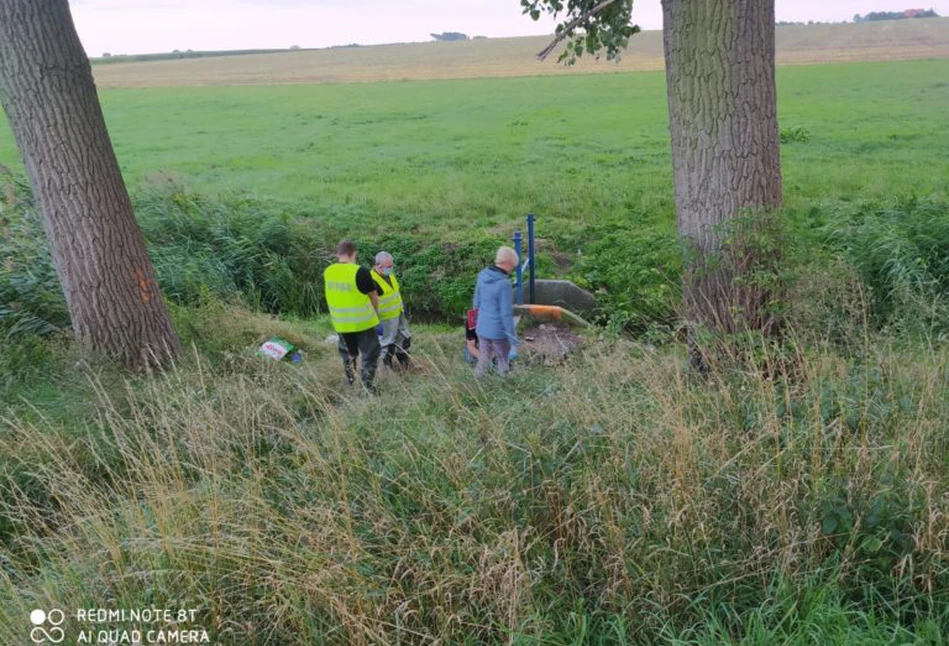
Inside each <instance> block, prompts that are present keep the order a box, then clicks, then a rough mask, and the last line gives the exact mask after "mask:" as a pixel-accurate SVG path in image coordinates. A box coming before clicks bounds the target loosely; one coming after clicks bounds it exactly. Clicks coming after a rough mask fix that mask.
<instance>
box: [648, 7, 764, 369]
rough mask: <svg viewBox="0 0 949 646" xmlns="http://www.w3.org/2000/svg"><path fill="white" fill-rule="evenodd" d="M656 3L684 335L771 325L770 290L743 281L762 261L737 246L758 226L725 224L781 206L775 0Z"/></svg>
mask: <svg viewBox="0 0 949 646" xmlns="http://www.w3.org/2000/svg"><path fill="white" fill-rule="evenodd" d="M662 9H663V21H664V31H663V40H664V46H665V56H666V79H667V85H668V98H669V129H670V133H671V137H672V163H673V168H674V172H675V194H676V211H677V228H678V233H679V236H680V237H681V238H683V239H684V240H685V241H686V242H687V243H688V246H689V249H688V251H687V258H686V271H685V275H684V281H683V305H684V310H685V311H684V315H685V318H686V324H687V326H688V329H689V331H690V339H691V340H692V341H694V340H695V339H696V338H697V336H698V335H697V332H698V331H700V330H702V329H708V330H711V331H723V332H735V331H741V330H746V329H760V330H763V331H765V332H770V331H771V329H772V328H773V326H774V324H775V319H774V317H773V316H771V315H770V314H769V313H768V312H767V304H768V301H769V300H770V294H769V288H768V287H767V286H766V285H761V284H757V283H755V281H754V280H749V279H748V274H750V273H751V272H750V271H748V269H749V266H753V265H755V264H756V262H757V261H758V260H760V259H756V258H755V257H754V254H755V250H754V249H753V248H751V247H750V246H748V245H744V248H742V247H743V243H744V242H747V241H748V240H749V239H751V238H754V236H755V234H756V233H757V232H756V231H751V232H748V231H747V227H745V233H744V234H742V233H741V231H739V232H734V231H731V232H730V231H728V230H727V226H726V227H723V226H722V225H723V224H725V223H727V222H728V221H729V220H732V219H733V218H735V217H736V216H739V215H748V216H749V219H750V220H751V229H753V230H754V229H755V228H756V226H757V225H756V224H755V222H761V223H764V222H769V221H773V219H772V218H770V217H769V216H770V215H773V214H774V213H775V212H776V210H777V208H778V207H779V206H780V204H781V166H780V160H779V143H780V139H779V132H778V122H777V108H776V92H775V80H774V0H662ZM726 235H732V238H731V239H730V240H729V243H728V244H725V241H726ZM736 236H737V238H736ZM743 239H744V240H743ZM769 253H770V252H769ZM771 260H773V258H772V259H771ZM742 273H744V274H746V275H745V276H742V275H741V274H742ZM736 277H737V278H738V279H737V280H736ZM692 350H693V352H692V357H693V360H696V361H697V363H699V364H704V361H703V358H702V357H701V356H697V352H696V348H695V346H694V344H693V348H692ZM700 354H701V351H698V355H700Z"/></svg>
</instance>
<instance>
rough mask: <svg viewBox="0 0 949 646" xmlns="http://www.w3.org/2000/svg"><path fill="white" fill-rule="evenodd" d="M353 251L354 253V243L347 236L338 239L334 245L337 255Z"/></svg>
mask: <svg viewBox="0 0 949 646" xmlns="http://www.w3.org/2000/svg"><path fill="white" fill-rule="evenodd" d="M354 253H356V243H355V242H353V241H352V240H350V239H348V238H347V239H346V240H340V242H339V244H338V245H336V255H337V256H351V255H353V254H354Z"/></svg>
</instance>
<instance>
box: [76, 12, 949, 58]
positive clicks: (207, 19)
mask: <svg viewBox="0 0 949 646" xmlns="http://www.w3.org/2000/svg"><path fill="white" fill-rule="evenodd" d="M776 2H777V5H776V11H777V19H778V20H779V21H782V20H787V21H804V22H806V21H808V20H815V21H824V22H827V21H834V22H836V21H844V20H850V19H852V18H853V15H854V14H856V13H860V14H866V13H868V12H870V11H901V10H903V9H907V8H911V7H921V8H926V9H929V8H933V9H935V10H936V11H937V12H939V14H940V15H942V16H949V0H922V4H918V3H914V0H776ZM69 4H70V7H71V8H72V13H73V19H74V21H75V23H76V29H77V31H78V32H79V37H80V38H81V39H82V42H83V45H84V46H85V48H86V52H87V54H89V55H90V56H101V55H102V54H103V53H105V52H108V53H110V54H142V53H151V52H169V51H172V50H174V49H179V50H187V49H194V50H221V49H270V48H273V49H283V48H287V47H291V46H293V45H298V46H300V47H304V48H307V47H330V46H333V45H348V44H350V43H359V44H361V45H374V44H380V43H393V42H410V41H425V40H431V37H430V36H429V34H430V33H432V32H435V33H440V32H443V31H460V32H463V33H466V34H468V35H469V36H488V37H489V38H490V37H495V38H497V37H504V36H527V35H535V34H537V35H542V34H550V33H552V32H553V25H554V22H553V21H552V20H551V19H542V20H541V21H540V22H534V21H532V20H531V19H530V18H529V17H528V16H525V15H523V14H522V13H521V7H520V2H519V0H70V3H69ZM633 22H635V23H636V24H638V25H639V26H640V27H642V28H643V29H660V28H661V27H662V11H661V9H660V0H637V1H636V2H635V3H634V5H633Z"/></svg>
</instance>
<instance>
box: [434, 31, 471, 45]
mask: <svg viewBox="0 0 949 646" xmlns="http://www.w3.org/2000/svg"><path fill="white" fill-rule="evenodd" d="M430 36H431V37H432V38H434V39H435V40H437V41H439V42H451V41H454V40H468V34H463V33H461V32H460V31H443V32H442V33H440V34H430Z"/></svg>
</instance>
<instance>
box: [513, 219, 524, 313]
mask: <svg viewBox="0 0 949 646" xmlns="http://www.w3.org/2000/svg"><path fill="white" fill-rule="evenodd" d="M514 251H515V252H517V257H518V259H519V258H520V257H521V230H520V229H518V230H517V231H515V232H514ZM516 275H517V278H516V282H515V292H516V294H517V304H518V305H521V304H523V303H524V282H523V271H522V269H521V263H520V260H518V263H517V274H516Z"/></svg>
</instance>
